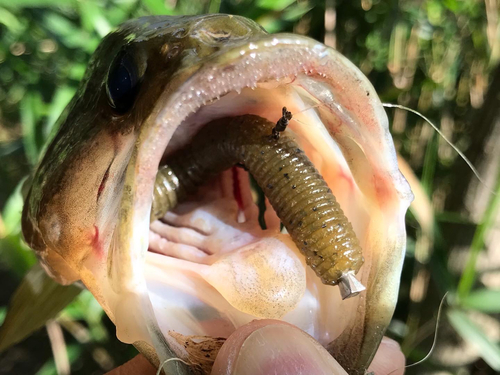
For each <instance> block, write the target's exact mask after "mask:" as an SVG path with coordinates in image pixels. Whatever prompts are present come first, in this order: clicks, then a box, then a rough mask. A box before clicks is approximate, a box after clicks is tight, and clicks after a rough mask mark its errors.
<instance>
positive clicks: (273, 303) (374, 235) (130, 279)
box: [25, 16, 412, 373]
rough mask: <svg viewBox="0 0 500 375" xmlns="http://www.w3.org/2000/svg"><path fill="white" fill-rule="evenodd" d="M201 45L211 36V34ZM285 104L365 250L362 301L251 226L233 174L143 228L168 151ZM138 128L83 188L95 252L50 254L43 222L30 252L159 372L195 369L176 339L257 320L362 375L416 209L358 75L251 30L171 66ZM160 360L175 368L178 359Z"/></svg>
mask: <svg viewBox="0 0 500 375" xmlns="http://www.w3.org/2000/svg"><path fill="white" fill-rule="evenodd" d="M219 17H222V16H219ZM223 17H227V16H223ZM233 20H234V22H243V23H245V22H247V21H241V20H242V19H241V18H238V17H234V18H233ZM232 22H233V21H232ZM134 32H136V31H134ZM130 33H132V31H130ZM207 35H208V36H209V37H210V38H211V40H212V41H213V40H214V38H215V39H217V38H219V39H220V33H215V34H214V33H213V32H210V33H205V36H207ZM214 35H215V37H214ZM224 35H225V34H224ZM126 37H127V36H125V37H124V38H126ZM202 39H203V38H202ZM204 42H206V41H204ZM187 58H190V57H189V56H187V57H186V59H187ZM183 61H184V60H183ZM282 107H287V108H288V110H289V111H291V112H292V114H293V119H292V120H291V121H290V125H289V127H288V129H287V132H288V133H289V134H290V135H291V137H293V138H294V139H295V141H296V142H297V143H298V145H299V146H300V147H301V148H302V149H303V151H304V153H305V154H306V155H307V157H308V158H309V160H311V162H312V163H313V164H314V166H315V167H316V169H317V170H318V172H319V173H320V174H321V175H322V176H323V178H324V180H325V181H326V182H327V184H328V186H329V188H330V189H331V190H332V192H333V194H334V195H335V197H336V199H337V200H338V202H339V203H340V206H341V207H342V210H343V211H344V213H345V215H346V216H347V218H348V219H349V221H350V222H351V223H352V226H353V229H354V232H355V233H356V236H357V238H358V240H359V242H360V245H361V248H362V249H363V257H364V259H365V263H364V265H363V266H362V267H361V269H360V271H359V273H358V275H357V277H358V278H359V280H360V281H361V282H362V283H363V285H365V286H366V291H365V292H363V293H361V294H360V295H358V296H356V297H353V298H350V299H348V300H344V301H342V300H341V297H340V293H339V291H338V288H337V287H336V286H331V285H330V286H329V285H324V284H322V283H321V281H320V279H319V278H318V277H317V276H316V275H315V274H314V272H313V271H312V270H311V269H310V268H309V267H306V264H305V259H304V256H303V255H302V254H301V253H300V251H299V250H298V249H297V247H296V246H295V245H294V243H293V241H292V240H291V238H290V236H289V235H288V234H286V233H282V231H281V230H280V220H279V219H278V217H277V216H276V213H275V212H274V210H273V209H272V207H270V205H269V204H267V205H266V210H265V214H264V217H265V223H266V226H267V229H265V230H264V229H262V228H261V226H260V225H259V213H260V211H259V208H258V207H257V205H256V204H255V200H256V199H255V194H254V193H253V192H252V188H251V186H250V178H249V175H248V173H247V172H246V171H245V170H244V169H242V168H238V167H234V168H232V169H229V170H227V171H225V172H223V173H221V174H220V175H219V176H218V177H217V178H216V179H214V180H212V181H207V184H206V185H204V186H200V190H199V192H198V193H197V194H196V195H193V196H191V197H190V198H189V199H188V200H187V201H185V202H182V203H180V204H179V205H178V206H177V207H176V209H175V210H173V211H170V212H168V213H167V214H166V215H165V216H164V217H162V218H161V220H156V221H154V222H152V223H150V212H151V205H152V196H153V190H154V186H155V178H156V175H157V173H158V168H159V165H161V164H162V161H164V160H165V159H166V158H167V157H168V155H170V154H172V153H173V152H175V151H177V150H180V149H182V148H183V147H184V146H186V145H188V144H189V143H190V141H191V140H192V138H193V137H194V136H195V134H196V133H197V132H198V131H199V130H200V129H201V128H203V127H204V126H205V125H206V124H208V123H209V122H211V121H212V120H215V119H220V118H225V117H235V116H241V115H257V116H260V117H262V118H265V119H268V120H269V121H272V122H276V121H277V120H278V119H279V118H280V116H281V109H282ZM138 129H139V130H137V131H133V132H123V134H121V135H120V137H121V138H120V141H119V142H117V141H116V138H115V139H114V144H115V145H116V144H119V145H120V146H119V147H118V146H117V149H119V151H116V152H115V153H114V154H113V155H112V156H110V158H109V160H110V161H109V162H108V166H107V169H105V173H101V175H100V177H99V179H98V182H97V183H95V184H93V185H92V186H95V191H94V192H96V193H97V197H98V199H97V201H98V203H99V201H100V202H101V203H99V204H97V206H96V207H99V208H96V209H95V210H96V214H95V216H93V219H92V220H89V223H90V224H88V225H87V226H88V227H89V228H97V229H96V231H97V232H96V233H97V234H99V235H95V236H94V237H92V241H90V245H89V240H88V236H87V237H85V240H82V243H83V242H85V244H86V245H85V246H86V248H88V249H89V250H88V251H86V252H85V254H84V255H78V256H68V255H67V254H66V253H65V252H64V251H58V250H56V252H57V254H58V255H53V254H52V253H51V254H50V255H49V252H48V251H47V250H46V248H47V247H50V246H49V244H50V243H55V241H56V240H55V239H52V238H53V237H57V236H54V228H58V229H57V231H56V232H57V233H58V234H59V233H61V230H60V228H59V227H60V226H62V225H64V222H63V221H61V220H59V219H57V220H56V219H55V216H54V215H47V219H44V220H45V222H44V223H43V224H42V223H41V222H42V220H41V219H37V220H38V224H37V225H35V226H36V227H37V231H38V232H40V233H42V232H43V231H44V229H43V228H51V229H50V230H51V233H52V237H51V238H49V237H50V236H47V235H45V237H44V241H43V242H44V246H41V245H40V246H38V248H40V249H42V248H43V250H39V253H40V254H41V255H40V256H41V258H42V260H44V261H45V262H46V263H47V264H48V265H49V268H50V269H51V270H52V271H53V272H54V273H57V272H59V271H58V270H60V269H61V268H60V263H61V262H60V259H59V258H60V257H62V258H64V262H63V263H64V267H67V266H68V265H69V268H71V271H72V275H74V274H77V275H78V278H80V279H81V280H82V281H83V282H84V283H85V285H86V286H87V287H88V288H89V290H90V291H91V292H92V293H93V294H94V295H95V296H96V298H97V299H98V301H99V302H100V303H101V305H102V306H103V308H104V309H105V311H106V313H107V314H108V316H109V317H110V318H111V319H112V320H113V322H114V323H115V324H116V326H117V335H118V337H119V338H120V339H121V340H122V341H124V342H128V343H134V344H136V345H137V346H138V347H139V348H141V351H142V352H144V353H145V354H146V355H148V357H149V358H150V359H151V360H152V361H154V362H156V363H161V362H164V361H165V360H167V359H169V358H172V357H178V358H181V359H183V360H185V361H187V362H188V363H195V364H199V363H196V361H195V359H193V354H192V352H191V351H190V350H188V349H187V348H186V346H185V345H183V344H182V343H183V342H184V341H185V338H186V337H200V336H203V337H213V338H226V337H228V336H229V335H230V334H231V333H232V332H234V331H235V330H236V329H237V328H239V327H240V326H242V325H244V324H246V323H248V322H250V321H251V320H253V319H259V318H274V319H282V320H285V321H287V322H289V323H291V324H294V325H295V326H297V327H299V328H300V329H302V330H304V331H305V332H307V333H309V334H310V335H311V336H313V337H314V338H315V339H316V340H318V341H319V342H320V343H321V344H322V345H324V346H325V347H326V348H327V349H328V350H329V351H330V352H331V353H332V355H334V356H335V357H336V359H337V360H338V361H339V362H340V363H341V364H342V365H343V366H344V368H346V370H348V371H349V373H363V371H364V370H365V369H366V368H367V366H368V364H369V363H370V361H371V359H372V358H373V356H374V354H375V351H376V349H377V347H378V344H379V343H380V340H381V339H382V336H383V334H384V331H385V327H387V325H388V323H389V322H390V319H391V317H392V312H393V310H394V306H395V302H396V298H397V291H398V287H399V276H400V272H401V267H402V261H403V256H404V249H405V239H406V236H405V227H404V215H405V213H406V210H407V207H408V205H409V203H410V201H411V199H412V194H411V191H410V189H409V186H408V184H407V183H406V181H405V180H404V178H403V177H402V175H401V173H400V172H399V169H398V166H397V160H396V154H395V150H394V147H393V144H392V139H391V137H390V134H389V131H388V120H387V117H386V114H385V112H384V109H383V107H382V105H381V103H380V100H379V99H378V96H377V94H376V92H375V90H374V89H373V87H372V86H371V84H370V83H369V82H368V80H367V78H366V77H364V76H363V74H362V73H361V72H360V71H359V70H358V69H357V68H356V67H355V66H354V65H353V64H352V63H350V62H349V61H348V60H347V59H345V58H344V57H343V56H341V55H340V54H339V53H337V52H336V51H335V50H333V49H331V48H328V47H326V46H324V45H323V44H321V43H318V42H316V41H314V40H312V39H309V38H306V37H301V36H297V35H288V34H277V35H267V34H264V33H262V32H260V33H259V34H258V35H256V36H255V37H252V38H248V40H242V41H239V42H238V41H237V42H235V43H233V44H229V45H228V46H226V47H224V48H220V49H217V50H216V51H212V53H211V55H210V57H207V58H205V59H204V60H203V61H202V62H199V63H195V64H190V65H186V66H183V67H181V68H179V69H178V72H177V73H175V74H173V75H172V76H171V77H170V83H169V85H168V87H167V88H165V89H162V90H161V92H159V95H158V97H157V98H155V100H154V105H153V106H152V109H151V111H149V112H148V114H147V115H145V116H144V119H143V120H141V122H140V127H138ZM95 147H98V146H95ZM105 164H106V163H105ZM103 175H104V176H105V177H102V176H103ZM105 183H106V184H105ZM105 185H106V186H105ZM117 192H119V194H118V196H121V198H120V200H117V199H116V196H117V194H116V193H117ZM32 196H33V194H32ZM75 196H76V195H75ZM112 197H115V198H112ZM32 199H34V198H32ZM106 202H108V203H106ZM50 204H51V203H47V204H46V206H47V207H49V206H50ZM92 207H94V206H92ZM261 209H262V207H261ZM25 210H26V208H25ZM28 212H30V211H29V209H28ZM33 212H34V211H33ZM28 215H29V214H28ZM33 215H34V214H33ZM116 218H118V220H116ZM32 221H34V220H33V219H32ZM261 221H262V220H261ZM58 226H59V227H58ZM82 227H84V226H83V225H80V228H82ZM89 230H90V229H89ZM47 231H48V230H47ZM82 231H83V230H80V229H79V232H78V233H81V232H82ZM33 232H36V231H33ZM25 233H26V230H25ZM92 233H93V232H92ZM41 236H43V233H42V235H41ZM78 236H80V237H79V238H81V237H82V235H81V234H78ZM27 237H28V236H27ZM75 237H76V235H75ZM31 242H32V246H33V247H34V248H36V246H35V245H36V244H35V242H36V241H35V240H33V241H31ZM38 242H41V241H38ZM68 242H69V240H68ZM74 243H75V241H73V242H72V246H74ZM34 244H35V245H34ZM52 247H54V248H57V247H56V246H52ZM59 248H61V246H59ZM44 254H45V255H44ZM54 257H57V259H58V261H57V262H58V263H57V262H55V261H54ZM51 262H52V263H51ZM56 263H57V265H56ZM67 268H68V267H67ZM59 273H61V272H59ZM69 279H70V278H69V277H68V280H69ZM183 340H184V341H183ZM215 346H216V345H215ZM168 366H171V367H170V369H171V370H172V371H178V372H181V371H182V365H181V364H179V363H178V362H177V363H173V362H171V363H169V364H168Z"/></svg>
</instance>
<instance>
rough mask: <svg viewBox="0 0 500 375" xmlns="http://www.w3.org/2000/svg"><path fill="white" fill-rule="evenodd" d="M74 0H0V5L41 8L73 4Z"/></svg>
mask: <svg viewBox="0 0 500 375" xmlns="http://www.w3.org/2000/svg"><path fill="white" fill-rule="evenodd" d="M75 4H76V0H15V1H12V0H0V5H1V6H4V7H6V8H30V7H33V8H41V7H47V6H68V5H71V6H73V5H75Z"/></svg>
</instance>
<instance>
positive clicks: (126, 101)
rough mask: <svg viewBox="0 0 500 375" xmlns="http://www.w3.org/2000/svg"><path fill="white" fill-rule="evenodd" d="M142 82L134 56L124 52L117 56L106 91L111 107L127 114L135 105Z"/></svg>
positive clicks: (109, 75) (112, 65)
mask: <svg viewBox="0 0 500 375" xmlns="http://www.w3.org/2000/svg"><path fill="white" fill-rule="evenodd" d="M140 83H141V77H140V76H139V69H138V67H137V64H136V62H135V61H134V58H133V57H132V56H131V55H130V54H128V53H126V52H122V53H120V54H118V56H117V57H116V58H115V60H114V61H113V63H112V64H111V67H110V69H109V72H108V79H107V82H106V92H107V94H108V99H109V102H110V105H111V107H113V108H114V109H115V110H116V112H118V113H119V114H125V113H126V112H128V111H129V110H130V109H131V108H132V106H133V105H134V102H135V99H136V97H137V93H138V92H139V87H140Z"/></svg>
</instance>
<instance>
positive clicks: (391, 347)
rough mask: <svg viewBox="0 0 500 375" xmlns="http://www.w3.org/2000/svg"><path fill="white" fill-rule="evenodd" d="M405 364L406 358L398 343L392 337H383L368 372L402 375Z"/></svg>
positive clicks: (383, 374)
mask: <svg viewBox="0 0 500 375" xmlns="http://www.w3.org/2000/svg"><path fill="white" fill-rule="evenodd" d="M405 364H406V358H405V356H404V354H403V352H402V351H401V348H400V346H399V344H398V343H397V342H396V341H394V340H393V339H390V338H388V337H384V338H383V339H382V342H381V343H380V346H379V348H378V351H377V354H375V358H373V361H372V363H371V365H370V367H369V368H368V372H370V371H371V372H374V373H375V374H377V375H402V374H404V372H405Z"/></svg>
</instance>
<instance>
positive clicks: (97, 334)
mask: <svg viewBox="0 0 500 375" xmlns="http://www.w3.org/2000/svg"><path fill="white" fill-rule="evenodd" d="M214 12H221V13H231V14H239V15H243V16H246V17H249V18H252V19H253V20H255V21H257V22H258V23H260V24H261V25H262V26H263V27H264V28H265V29H266V30H267V31H269V32H271V33H274V32H280V31H286V32H294V33H298V34H305V35H309V36H311V37H313V38H315V39H317V40H320V41H324V42H325V43H326V44H328V45H330V46H334V47H335V48H337V49H338V50H339V51H340V52H341V53H343V54H344V55H346V56H347V57H348V58H349V59H350V60H352V61H353V62H354V63H355V64H356V65H357V66H358V67H360V69H361V70H362V71H363V72H364V73H365V74H366V75H367V76H368V77H369V79H370V81H371V82H372V83H373V85H374V86H375V88H376V90H377V92H378V93H379V95H380V97H381V98H382V101H383V102H387V103H394V104H400V105H404V106H408V107H410V108H412V109H415V110H418V111H419V112H421V113H422V114H423V115H425V116H427V117H428V118H429V119H431V121H433V122H434V123H435V124H436V125H437V126H438V127H439V128H440V130H441V131H442V133H443V134H444V135H445V136H446V137H448V138H449V139H450V140H451V141H452V142H453V143H454V144H455V145H456V146H457V147H458V148H459V149H460V150H462V151H463V152H464V153H465V155H466V156H467V157H468V158H469V159H470V160H471V162H472V163H473V164H474V165H475V166H476V167H477V169H478V171H479V173H480V175H481V176H482V178H483V179H484V183H479V182H478V179H477V178H475V177H474V175H473V173H472V171H471V169H470V168H469V167H468V166H467V164H466V163H465V162H464V161H463V160H462V159H461V158H460V157H459V156H458V154H457V153H456V152H455V151H454V150H453V149H452V148H451V147H450V146H449V145H448V144H447V143H446V142H445V141H444V140H443V138H442V137H440V136H439V135H438V134H437V133H436V132H435V131H434V130H433V129H432V128H431V127H430V126H429V124H427V123H426V122H425V121H423V120H422V119H421V118H419V117H418V116H416V115H414V114H411V113H408V112H406V111H403V110H400V109H396V110H394V109H387V111H388V115H389V118H390V120H391V121H390V122H391V132H392V135H393V137H394V142H395V145H396V149H397V151H398V153H399V155H400V158H401V167H402V169H403V172H404V173H405V175H406V176H407V178H408V179H409V180H410V182H411V184H412V187H413V189H414V191H415V194H416V200H415V202H414V204H413V205H412V208H411V210H410V212H409V213H408V215H407V230H408V249H407V254H406V260H405V264H404V269H403V275H402V280H401V290H400V296H399V302H398V305H397V309H396V313H395V315H394V319H393V322H392V324H391V326H390V328H389V331H388V332H387V334H388V335H389V336H390V337H392V338H394V339H396V340H397V341H398V342H400V344H401V347H402V349H403V351H404V353H405V355H406V357H407V363H408V364H411V363H414V362H417V361H419V360H420V359H422V358H423V357H424V356H426V354H427V353H428V352H429V350H430V348H431V346H432V344H433V338H434V333H435V328H436V318H437V314H438V307H439V304H440V302H441V301H443V309H442V314H441V319H440V325H439V329H438V334H437V340H436V344H435V348H434V350H433V352H432V354H431V356H430V357H429V358H428V359H427V360H426V361H424V362H423V363H421V364H419V365H417V366H415V367H411V368H409V369H408V370H407V373H408V374H464V375H465V374H494V373H498V372H499V371H500V345H499V343H500V319H499V317H500V245H499V244H500V231H499V229H500V220H499V215H498V206H499V202H500V178H499V167H500V68H499V67H498V62H499V60H500V0H462V1H459V0H432V1H422V0H413V1H411V0H407V1H405V0H399V1H398V0H387V1H382V0H324V1H319V0H303V1H293V0H255V1H254V0H211V1H210V0H196V1H195V0H191V1H190V0H178V1H176V0H144V1H138V0H89V1H87V0H0V160H1V162H0V323H1V322H2V321H3V320H4V318H5V315H6V309H7V304H8V302H9V299H10V297H11V295H12V293H13V292H14V290H15V289H16V287H17V286H18V285H19V283H20V280H21V279H22V277H23V276H24V275H25V273H26V272H27V271H28V270H29V269H30V267H31V266H32V265H33V264H34V263H35V257H34V256H33V254H32V253H31V252H30V251H29V249H27V247H26V246H25V245H24V244H23V242H22V239H21V234H20V211H21V207H22V198H21V194H20V186H21V183H22V181H23V179H24V178H25V177H26V176H28V174H29V173H30V171H31V170H32V169H33V167H34V165H35V164H36V162H37V160H38V158H39V154H40V151H41V149H42V147H43V145H44V142H45V140H46V138H47V137H48V135H49V134H50V133H51V130H52V127H53V125H54V123H55V121H56V119H57V117H58V116H59V114H60V113H61V111H62V110H63V108H64V107H65V105H66V104H67V103H68V102H69V100H70V98H71V97H72V95H73V94H74V93H75V90H76V88H77V85H78V82H79V81H80V79H81V78H82V76H83V74H84V71H85V67H86V64H87V62H88V60H89V57H90V55H91V53H92V52H93V50H94V49H95V48H96V46H97V44H98V43H99V40H100V39H101V38H102V37H103V36H104V35H106V34H107V33H108V32H109V31H111V30H113V29H114V28H115V27H116V26H117V25H118V24H120V23H121V22H122V21H124V20H127V19H130V18H134V17H138V16H143V15H151V14H172V15H179V14H202V13H214ZM412 171H413V172H412ZM447 291H448V292H449V293H448V294H447V296H446V297H445V299H443V296H444V295H445V293H446V292H447ZM74 294H76V293H74ZM69 297H72V296H69ZM69 299H71V298H69ZM136 353H137V352H136V351H135V349H134V348H133V347H131V346H127V345H124V344H122V343H120V342H119V341H118V340H117V339H116V337H115V330H114V326H113V324H112V323H110V321H109V320H108V319H107V317H106V316H105V314H103V312H102V310H101V308H100V307H99V305H98V304H97V303H96V302H95V300H94V299H93V297H92V295H90V293H88V292H83V293H81V294H79V295H78V296H77V297H76V298H75V299H74V300H73V302H72V303H71V304H70V305H69V306H68V307H66V308H65V309H64V311H63V312H62V313H61V314H60V315H58V317H57V318H56V319H54V320H51V321H50V322H49V323H48V324H47V325H46V326H45V327H44V328H42V329H40V330H38V331H37V332H35V333H34V334H33V335H32V336H30V337H29V338H27V339H26V340H24V341H22V342H21V343H18V344H17V345H14V346H12V347H10V348H8V349H5V350H4V351H3V352H2V353H0V374H40V375H48V374H58V373H59V374H69V373H72V374H103V373H104V372H106V371H109V370H110V369H112V368H113V367H115V366H117V365H118V364H121V363H123V362H125V361H126V360H127V359H129V358H131V357H132V356H134V355H135V354H136Z"/></svg>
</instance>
